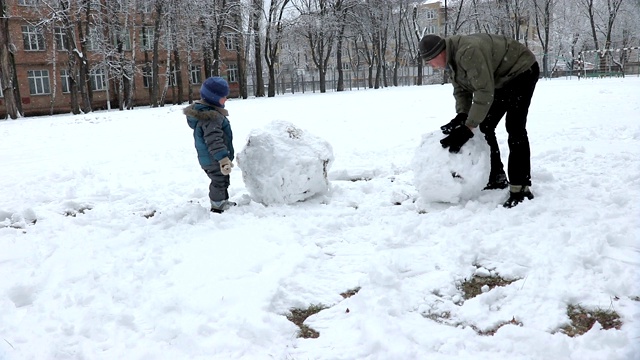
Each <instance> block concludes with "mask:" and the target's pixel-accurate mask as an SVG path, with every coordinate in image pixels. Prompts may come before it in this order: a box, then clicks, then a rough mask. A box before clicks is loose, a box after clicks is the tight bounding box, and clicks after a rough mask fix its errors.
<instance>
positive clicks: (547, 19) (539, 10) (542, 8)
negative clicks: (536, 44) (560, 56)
mask: <svg viewBox="0 0 640 360" xmlns="http://www.w3.org/2000/svg"><path fill="white" fill-rule="evenodd" d="M532 1H533V6H534V9H535V22H536V30H537V33H538V39H539V41H540V45H541V46H542V74H543V75H544V77H549V49H550V45H551V44H550V37H551V21H552V18H553V11H554V8H555V5H556V4H555V0H532Z"/></svg>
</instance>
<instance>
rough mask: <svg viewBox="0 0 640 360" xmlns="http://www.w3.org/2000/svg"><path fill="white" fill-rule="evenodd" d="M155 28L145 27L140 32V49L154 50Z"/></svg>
mask: <svg viewBox="0 0 640 360" xmlns="http://www.w3.org/2000/svg"><path fill="white" fill-rule="evenodd" d="M153 35H154V34H153V28H150V27H143V28H142V31H141V32H140V48H141V49H142V50H151V49H153Z"/></svg>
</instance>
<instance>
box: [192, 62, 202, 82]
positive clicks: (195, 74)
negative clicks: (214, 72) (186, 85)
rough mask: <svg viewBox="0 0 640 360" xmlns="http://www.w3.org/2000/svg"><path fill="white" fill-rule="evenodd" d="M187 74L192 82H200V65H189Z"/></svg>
mask: <svg viewBox="0 0 640 360" xmlns="http://www.w3.org/2000/svg"><path fill="white" fill-rule="evenodd" d="M189 76H191V83H192V84H201V83H202V71H201V70H200V65H191V69H190V70H189Z"/></svg>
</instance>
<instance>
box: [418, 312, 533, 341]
mask: <svg viewBox="0 0 640 360" xmlns="http://www.w3.org/2000/svg"><path fill="white" fill-rule="evenodd" d="M422 316H423V317H425V318H427V319H430V320H433V321H435V322H437V323H438V324H443V325H448V326H453V327H460V328H466V327H470V328H471V329H473V331H475V332H476V333H477V334H478V335H480V336H493V335H495V333H496V332H497V331H498V329H500V328H501V327H503V326H505V325H517V326H522V323H521V322H520V321H518V320H516V318H515V317H513V318H512V319H511V320H509V321H503V322H501V323H498V324H497V325H496V326H494V327H492V328H489V329H484V330H483V329H480V328H479V327H477V326H475V325H473V324H471V325H469V324H465V323H463V322H461V321H457V322H456V321H452V320H451V313H450V312H449V311H444V312H441V313H427V314H422Z"/></svg>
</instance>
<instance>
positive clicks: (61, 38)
mask: <svg viewBox="0 0 640 360" xmlns="http://www.w3.org/2000/svg"><path fill="white" fill-rule="evenodd" d="M53 36H54V38H55V39H56V50H59V51H61V50H67V48H68V47H69V39H68V37H67V32H66V31H65V29H64V28H63V27H60V26H56V27H55V28H54V29H53Z"/></svg>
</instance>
